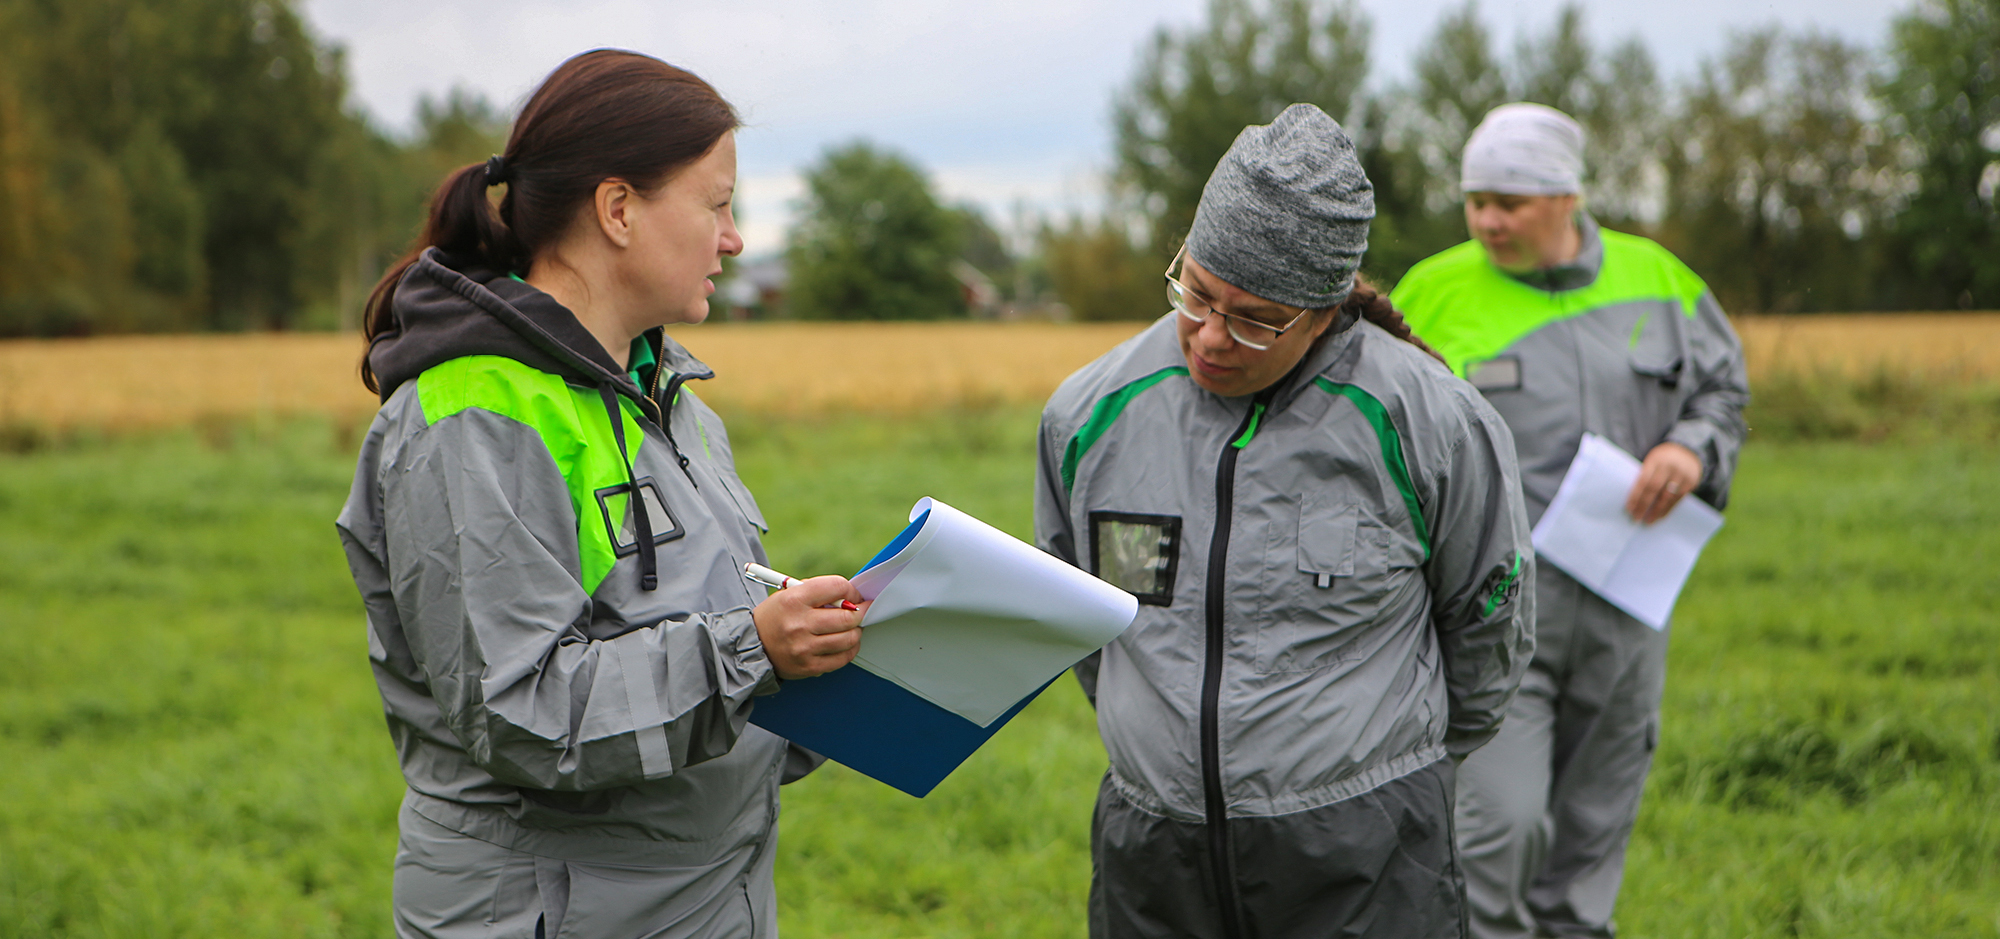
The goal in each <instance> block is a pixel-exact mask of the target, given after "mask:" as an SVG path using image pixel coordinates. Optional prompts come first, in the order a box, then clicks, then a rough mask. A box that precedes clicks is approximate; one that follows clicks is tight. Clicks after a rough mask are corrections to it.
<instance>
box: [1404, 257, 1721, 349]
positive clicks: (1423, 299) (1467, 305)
mask: <svg viewBox="0 0 2000 939" xmlns="http://www.w3.org/2000/svg"><path fill="white" fill-rule="evenodd" d="M1599 234H1600V237H1602V238H1603V240H1604V267H1603V269H1602V270H1601V271H1600V272H1599V273H1598V276H1597V280H1595V281H1593V282H1591V284H1590V285H1589V286H1586V287H1580V288H1578V289H1576V290H1559V291H1547V290H1539V289H1536V288H1534V287H1530V286H1528V285H1527V284H1524V283H1521V282H1520V281H1518V280H1515V279H1514V278H1512V277H1508V276H1507V275H1506V274H1504V273H1501V271H1500V269H1499V268H1496V267H1494V266H1493V265H1492V264H1491V263H1490V262H1488V261H1487V259H1486V249H1485V248H1484V247H1482V246H1481V245H1480V244H1479V243H1478V242H1476V241H1468V242H1465V243H1463V244H1460V245H1456V246H1454V247H1451V248H1447V249H1445V250H1444V251H1441V252H1439V253H1438V254H1436V255H1434V256H1432V257H1429V258H1426V259H1425V260H1423V261H1422V262H1420V263H1418V264H1417V266H1416V267H1413V268H1411V269H1410V273H1409V274H1407V275H1405V276H1404V277H1403V280H1402V281H1401V282H1400V283H1398V284H1397V285H1396V289H1395V291H1394V292H1393V293H1391V294H1390V295H1389V299H1390V301H1391V302H1392V303H1394V304H1395V305H1396V309H1398V310H1400V311H1402V314H1403V318H1404V319H1405V320H1407V321H1408V322H1409V324H1410V329H1411V330H1413V331H1414V332H1415V333H1416V334H1417V335H1418V336H1421V337H1423V340H1424V341H1425V342H1428V343H1430V345H1431V347H1432V348H1434V349H1436V350H1438V352H1439V353H1440V354H1442V355H1443V356H1444V358H1445V361H1446V362H1448V363H1450V365H1451V370H1452V371H1454V372H1457V373H1458V374H1459V375H1460V376H1461V377H1463V376H1464V375H1465V368H1466V366H1467V365H1468V364H1470V363H1473V362H1479V361H1483V360H1485V359H1489V358H1492V357H1493V356H1495V355H1497V354H1499V353H1500V352H1501V351H1502V350H1504V349H1506V348H1507V347H1508V346H1511V345H1513V344H1514V343H1515V342H1518V341H1519V340H1520V339H1521V337H1523V336H1526V335H1528V334H1529V333H1532V332H1534V331H1535V330H1537V329H1540V328H1542V327H1543V326H1546V325H1548V324H1550V323H1553V322H1556V321H1557V320H1563V319H1568V318H1570V317H1573V316H1580V315H1582V314H1585V313H1589V312H1591V311H1593V310H1599V309H1603V308H1604V307H1608V306H1614V305H1617V304H1621V303H1631V302H1634V301H1644V300H1661V301H1669V302H1673V303H1676V304H1679V306H1680V308H1681V313H1682V314H1683V315H1685V316H1688V317H1690V318H1692V317H1693V316H1694V315H1695V302H1696V301H1697V300H1699V299H1701V295H1702V294H1703V293H1704V292H1706V291H1707V290H1708V286H1707V285H1706V284H1704V283H1702V281H1701V278H1700V277H1697V276H1695V273H1694V272H1693V271H1691V270H1689V269H1688V267H1687V265H1685V264H1682V263H1681V262H1680V259H1678V258H1676V257H1674V256H1673V255H1672V254H1671V253H1669V252H1668V251H1667V249H1665V248H1662V247H1660V246H1659V245H1657V244H1655V243H1653V242H1652V241H1651V240H1648V239H1645V238H1641V237H1639V236H1637V235H1627V234H1625V233H1623V232H1615V231H1611V230H1610V229H1599Z"/></svg>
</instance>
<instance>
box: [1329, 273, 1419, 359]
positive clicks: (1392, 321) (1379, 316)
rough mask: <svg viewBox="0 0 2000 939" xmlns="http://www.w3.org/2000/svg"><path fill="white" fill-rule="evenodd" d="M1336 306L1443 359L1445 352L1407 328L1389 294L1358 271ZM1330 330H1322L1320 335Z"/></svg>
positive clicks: (1341, 310) (1343, 311)
mask: <svg viewBox="0 0 2000 939" xmlns="http://www.w3.org/2000/svg"><path fill="white" fill-rule="evenodd" d="M1335 309H1336V310H1338V311H1339V312H1341V313H1353V314H1355V315H1356V316H1357V317H1359V318H1360V319H1365V320H1367V321H1368V322H1371V323H1374V324H1375V325H1377V326H1380V327H1382V328H1383V329H1385V330H1387V331H1388V332H1389V335H1391V336H1394V337H1396V338H1397V339H1401V340H1403V341H1404V342H1407V343H1409V344H1410V345H1413V346H1416V347H1417V348H1419V349H1422V350H1424V354H1426V355H1428V356H1430V357H1431V358H1433V359H1436V360H1438V361H1439V362H1443V361H1444V356H1441V355H1439V354H1438V352H1437V350H1436V349H1433V348H1431V347H1430V345H1429V344H1427V343H1425V342H1424V341H1423V340H1422V339H1419V338H1417V334H1416V333H1413V332H1411V331H1410V324H1408V323H1405V322H1403V314H1401V313H1399V312H1397V311H1396V307H1395V306H1394V305H1393V304H1391V303H1390V302H1389V297H1388V296H1387V295H1385V294H1383V293H1382V292H1381V291H1378V290H1376V289H1375V285H1374V284H1371V283H1369V282H1368V278H1366V277H1363V276H1361V275H1360V274H1356V275H1354V291H1353V292H1352V293H1349V294H1348V295H1347V299H1345V300H1342V301H1341V302H1340V306H1338V307H1336V308H1335ZM1329 334H1330V333H1328V334H1322V338H1324V336H1325V335H1329Z"/></svg>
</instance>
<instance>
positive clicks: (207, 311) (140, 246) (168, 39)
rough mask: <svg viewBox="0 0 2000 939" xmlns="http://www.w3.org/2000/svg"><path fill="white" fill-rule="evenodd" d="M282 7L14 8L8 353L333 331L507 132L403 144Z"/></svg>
mask: <svg viewBox="0 0 2000 939" xmlns="http://www.w3.org/2000/svg"><path fill="white" fill-rule="evenodd" d="M346 85H347V83H346V68H345V64H344V62H343V60H342V57H341V53H340V50H339V49H338V48H335V47H332V46H329V45H327V44H324V43H321V42H319V41H317V40H316V39H315V38H314V37H313V36H312V35H311V33H310V31H309V30H308V29H307V27H306V24H305V23H304V22H302V20H301V19H300V17H299V15H298V14H297V13H296V12H295V11H294V10H293V9H292V8H291V6H289V5H288V4H286V3H284V2H264V0H0V335H80V334H88V333H96V332H124V331H169V330H210V329H291V328H310V327H329V326H334V325H339V324H342V323H345V322H348V321H350V320H351V318H352V317H353V316H354V315H355V311H357V310H358V309H359V306H360V303H361V300H362V298H363V297H365V295H366V291H367V290H368V288H369V287H371V286H372V285H373V284H374V280H375V278H376V277H378V276H380V274H381V272H382V270H383V269H384V268H385V266H386V265H387V263H388V262H389V261H390V260H391V259H392V258H393V257H394V256H395V255H397V254H398V253H399V252H401V251H402V250H403V249H404V248H405V247H406V245H407V244H408V242H409V240H410V238H411V236H412V235H413V234H414V233H415V230H416V228H417V226H418V225H419V224H420V222H421V219H422V217H423V212H424V206H425V203H426V200H427V199H428V197H429V194H430V190H431V188H432V187H434V186H435V185H436V183H437V180H438V179H439V178H440V177H441V176H442V174H443V173H444V171H445V169H446V168H447V167H450V166H453V165H457V164H459V163H464V162H469V161H470V160H473V159H478V158H480V157H483V156H485V155H486V154H487V153H491V152H493V150H494V149H495V148H496V147H497V146H498V141H499V139H500V136H501V135H502V134H503V133H504V128H505V123H504V120H503V119H502V116H501V115H499V114H497V113H495V112H494V110H493V109H492V108H491V107H490V106H488V105H486V104H485V103H483V102H482V101H480V100H479V99H477V98H473V97H470V96H466V95H462V94H456V95H452V96H450V97H448V98H446V99H445V100H442V101H426V102H425V103H424V104H423V106H422V107H420V109H419V115H418V122H417V123H418V129H417V133H416V134H415V135H414V137H413V139H409V140H397V139H393V138H391V137H390V136H389V135H387V134H385V133H384V132H382V131H381V130H379V129H377V128H375V127H373V126H371V125H370V124H369V123H368V122H367V121H366V120H365V119H363V118H362V117H361V116H360V115H359V114H357V113H355V112H354V111H352V110H350V109H349V108H347V107H346V105H345V99H346V94H347V86H346Z"/></svg>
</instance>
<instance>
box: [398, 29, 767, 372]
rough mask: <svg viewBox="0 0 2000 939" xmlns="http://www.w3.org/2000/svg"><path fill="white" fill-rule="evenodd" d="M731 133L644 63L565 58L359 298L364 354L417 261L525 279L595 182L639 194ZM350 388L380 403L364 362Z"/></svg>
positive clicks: (723, 109) (684, 81)
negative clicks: (446, 259) (440, 257)
mask: <svg viewBox="0 0 2000 939" xmlns="http://www.w3.org/2000/svg"><path fill="white" fill-rule="evenodd" d="M739 123H740V121H739V120H738V119H737V116H736V109H735V108H733V107H731V106H730V104H729V102H728V101H725V100H723V98H722V95H721V94H720V93H718V92H717V91H716V90H715V88H714V87H713V86H711V85H710V84H709V83H707V82H705V81H702V80H701V79H700V78H699V77H698V76H696V75H695V74H694V73H692V72H689V71H687V70H685V69H680V68H676V67H674V66H672V65H668V64H667V63H665V62H662V61H660V60H659V59H655V58H653V57H652V56H648V55H640V54H639V53H636V52H625V51H621V50H617V49H597V50H593V51H590V52H585V53H583V54H582V55H578V56H575V57H573V58H571V59H570V60H569V61H567V62H564V63H563V64H562V65H560V66H557V67H556V70H555V71H553V72H550V73H549V77H547V78H545V79H543V80H542V84H541V87H539V88H536V89H535V93H534V94H533V95H532V96H530V97H529V98H528V103H527V104H526V105H523V106H522V108H521V114H520V116H519V117H517V118H515V119H514V129H513V132H512V133H511V134H510V135H509V136H508V138H507V147H506V151H505V152H504V153H502V154H501V155H499V156H496V157H494V158H493V159H490V160H487V161H486V162H484V163H474V164H471V165H470V166H465V167H461V168H459V169H458V170H456V171H454V172H453V173H452V174H451V175H450V176H449V177H447V178H446V179H445V181H444V185H442V186H439V187H438V191H437V194H436V195H434V196H432V197H431V209H430V218H429V220H428V221H427V222H425V224H424V231H423V234H422V235H421V236H419V237H418V238H417V242H416V245H415V247H413V248H412V249H411V251H410V253H409V254H407V255H404V256H403V258H402V260H400V261H398V262H396V264H395V265H394V266H392V267H391V268H390V269H389V272H388V273H387V274H384V275H383V276H382V280H381V282H379V283H377V284H376V285H375V289H374V291H372V292H371V293H369V295H368V303H367V306H366V307H365V308H364V313H363V316H362V325H361V329H362V334H363V335H364V336H366V337H367V339H368V343H369V346H370V347H371V348H372V347H373V346H374V343H375V341H376V339H377V338H378V337H380V336H383V335H385V334H387V333H390V332H393V331H394V330H395V327H396V314H395V301H396V285H397V284H398V283H399V282H400V281H401V280H402V279H403V275H404V274H405V273H406V272H408V271H409V269H410V267H411V266H412V265H414V264H416V263H417V259H418V258H419V257H421V256H422V255H423V253H424V251H426V250H428V249H430V248H437V249H438V250H439V251H441V252H443V253H445V254H448V255H451V256H452V257H453V258H454V259H456V260H457V261H459V262H461V263H467V264H472V265H476V266H480V267H484V268H487V269H489V270H494V271H500V272H503V273H525V272H526V271H527V269H528V267H529V265H530V263H531V262H532V261H533V260H534V257H535V255H536V254H538V253H539V252H541V251H542V250H543V249H545V248H547V247H548V246H550V245H552V244H554V243H555V242H556V241H557V239H559V238H560V237H562V234H563V232H564V231H565V230H567V229H568V228H569V225H570V223H571V222H573V221H574V220H575V219H576V217H577V213H578V212H579V211H580V210H581V209H582V208H583V207H584V206H585V205H586V204H587V203H589V201H590V200H591V198H592V197H593V196H594V195H595V193H596V191H597V185H598V184H599V183H601V182H603V181H605V180H607V179H622V180H625V181H626V182H628V183H631V184H632V185H633V186H634V187H635V188H637V189H639V190H640V191H642V192H648V193H650V192H652V191H653V190H655V189H657V188H658V187H660V186H662V185H664V184H665V183H666V181H667V179H668V177H670V176H672V175H673V174H674V173H675V172H676V171H678V170H680V169H682V168H683V167H686V166H688V165H690V164H692V163H694V162H695V161H697V160H700V159H701V158H702V157H704V156H706V155H707V154H708V152H709V151H710V150H712V149H714V148H715V145H716V143H717V142H719V141H720V140H721V139H722V136H723V135H724V134H727V133H729V132H730V131H732V130H735V129H736V127H737V125H738V124H739ZM495 185H505V186H506V187H507V190H506V196H505V198H503V199H501V200H500V204H499V207H498V208H497V209H496V208H495V207H494V204H493V202H492V200H491V199H489V198H488V197H487V189H488V187H491V186H495ZM361 384H363V385H364V386H366V387H367V388H368V390H369V391H373V392H376V393H378V394H379V393H380V392H381V389H380V388H379V387H378V385H377V382H376V380H375V370H374V369H373V368H371V367H369V364H368V356H367V353H366V352H364V353H363V354H362V357H361Z"/></svg>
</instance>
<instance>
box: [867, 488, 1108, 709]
mask: <svg viewBox="0 0 2000 939" xmlns="http://www.w3.org/2000/svg"><path fill="white" fill-rule="evenodd" d="M854 585H855V587H856V588H857V589H859V590H860V591H861V595H862V596H863V597H866V598H868V599H870V600H873V601H875V604H874V605H873V606H871V607H869V609H868V616H867V618H866V619H865V620H863V622H862V625H863V626H864V627H865V628H866V630H867V631H866V632H865V633H864V637H863V639H862V641H861V653H860V654H859V655H857V656H855V658H854V664H856V665H859V666H861V667H862V668H864V669H867V670H868V671H870V672H872V673H874V674H876V675H879V676H881V677H882V678H886V679H888V680H889V681H892V682H895V683H896V684H898V685H900V686H902V687H903V688H905V689H907V690H909V691H910V692H911V693H913V694H916V695H917V696H918V697H921V698H923V699H924V700H926V701H929V702H931V703H932V704H935V705H937V706H939V707H941V708H944V709H945V710H947V711H950V712H952V713H954V714H957V715H959V716H960V717H963V718H965V719H966V720H969V721H972V722H973V723H975V724H978V725H979V726H981V727H986V726H988V725H990V724H992V723H993V722H994V721H995V720H998V719H999V718H1000V717H1001V716H1002V715H1004V714H1006V713H1007V712H1008V710H1009V709H1010V708H1013V707H1014V706H1015V705H1016V704H1018V703H1020V701H1021V699H1023V698H1025V697H1027V696H1028V695H1030V694H1033V693H1034V692H1035V690H1036V689H1039V688H1041V687H1042V686H1043V685H1046V684H1048V682H1049V680H1050V679H1051V678H1053V677H1054V676H1056V675H1058V674H1061V672H1062V670H1063V669H1066V668H1068V667H1070V666H1071V665H1074V664H1076V662H1077V660H1079V659H1081V658H1083V657H1084V656H1086V655H1089V654H1090V653H1092V652H1095V651H1097V650H1098V649H1100V648H1103V647H1104V645H1105V644H1106V643H1108V642H1110V641H1111V640H1113V639H1116V638H1118V634H1119V633H1121V632H1124V631H1125V627H1127V626H1130V625H1132V620H1133V618H1134V617H1136V616H1137V615H1138V613H1139V601H1138V600H1137V599H1136V598H1134V597H1133V596H1132V595H1131V594H1129V593H1126V592H1125V591H1123V590H1120V589H1118V588H1117V587H1113V586H1111V585H1110V584H1107V583H1105V582H1104V581H1102V580H1099V579H1097V578H1096V577H1092V576H1091V575H1089V574H1087V573H1084V572H1083V571H1080V570H1078V569H1076V568H1074V567H1072V566H1070V565H1068V564H1066V563H1064V562H1063V561H1061V560H1059V559H1057V558H1054V557H1050V556H1049V555H1048V554H1045V553H1043V552H1042V551H1040V550H1039V549H1037V548H1035V547H1034V546H1032V545H1029V544H1027V543H1025V542H1023V541H1021V540H1020V539H1017V538H1015V537H1014V536H1012V535H1009V534H1007V533H1006V532H1003V531H1001V530H999V529H997V528H994V527H993V526H991V525H988V524H986V523H985V522H982V521H980V520H978V519H976V518H973V517H972V516H970V515H967V514H965V513H964V512H960V511H959V510H957V509H954V508H952V507H951V506H949V505H946V504H944V503H942V502H939V501H937V500H935V499H929V498H926V499H923V500H921V501H919V502H918V503H917V504H916V506H915V507H914V508H912V509H911V510H910V526H909V527H908V528H906V529H904V530H903V533H902V534H901V535H898V536H897V537H896V540H895V541H892V542H890V544H889V546H888V547H887V548H885V549H883V552H882V554H881V555H878V556H877V557H876V559H875V560H874V561H872V562H870V563H869V566H868V567H867V568H866V569H864V570H863V571H862V572H861V573H859V574H857V575H855V577H854Z"/></svg>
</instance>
